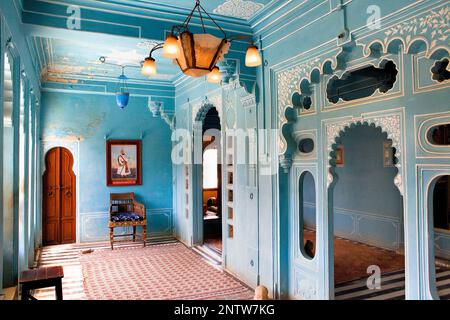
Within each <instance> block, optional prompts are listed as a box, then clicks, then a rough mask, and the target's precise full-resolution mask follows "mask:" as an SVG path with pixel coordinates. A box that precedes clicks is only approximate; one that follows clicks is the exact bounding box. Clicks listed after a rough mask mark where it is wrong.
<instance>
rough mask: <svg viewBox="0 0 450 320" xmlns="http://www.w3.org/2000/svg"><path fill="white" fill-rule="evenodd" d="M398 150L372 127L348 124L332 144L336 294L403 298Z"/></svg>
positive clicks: (349, 296) (401, 220) (343, 297)
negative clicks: (395, 182) (397, 178)
mask: <svg viewBox="0 0 450 320" xmlns="http://www.w3.org/2000/svg"><path fill="white" fill-rule="evenodd" d="M395 153H396V150H395V148H394V147H393V146H392V141H391V140H389V139H388V138H387V134H386V133H384V132H382V130H381V129H380V128H378V127H375V126H373V125H367V124H358V125H352V126H350V127H347V128H346V130H345V131H344V132H343V133H342V134H341V135H340V137H339V138H338V139H337V140H336V145H335V146H334V157H333V158H334V159H333V160H334V161H333V171H334V176H335V182H334V183H333V186H332V194H333V213H332V214H333V226H334V286H335V290H334V292H335V298H336V299H340V300H347V299H357V300H362V299H404V298H405V272H404V270H405V258H404V230H403V228H404V227H403V226H404V219H403V197H402V195H401V194H400V191H399V190H398V188H397V187H396V186H395V184H394V179H395V177H396V175H397V174H398V168H397V167H396V166H395V164H396V162H397V159H396V158H395Z"/></svg>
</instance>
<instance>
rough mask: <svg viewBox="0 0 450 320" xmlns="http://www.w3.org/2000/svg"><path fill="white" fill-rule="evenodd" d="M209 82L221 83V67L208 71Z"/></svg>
mask: <svg viewBox="0 0 450 320" xmlns="http://www.w3.org/2000/svg"><path fill="white" fill-rule="evenodd" d="M208 82H209V83H220V69H219V67H214V68H213V69H212V71H211V72H210V73H208Z"/></svg>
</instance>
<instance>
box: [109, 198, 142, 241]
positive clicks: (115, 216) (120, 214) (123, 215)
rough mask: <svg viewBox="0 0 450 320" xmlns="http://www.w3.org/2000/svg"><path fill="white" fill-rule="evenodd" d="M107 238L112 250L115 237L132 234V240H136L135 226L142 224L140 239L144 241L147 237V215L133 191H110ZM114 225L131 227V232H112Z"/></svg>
mask: <svg viewBox="0 0 450 320" xmlns="http://www.w3.org/2000/svg"><path fill="white" fill-rule="evenodd" d="M109 199H110V201H109V240H110V242H111V250H114V241H116V242H121V241H128V240H114V238H115V237H129V236H133V242H134V241H136V227H137V226H142V233H141V235H140V240H141V241H143V242H144V247H145V241H146V239H147V216H146V214H145V206H144V205H143V204H141V203H139V202H137V201H136V200H135V198H134V192H129V193H111V194H110V197H109ZM116 227H133V233H132V234H118V235H115V234H114V228H116Z"/></svg>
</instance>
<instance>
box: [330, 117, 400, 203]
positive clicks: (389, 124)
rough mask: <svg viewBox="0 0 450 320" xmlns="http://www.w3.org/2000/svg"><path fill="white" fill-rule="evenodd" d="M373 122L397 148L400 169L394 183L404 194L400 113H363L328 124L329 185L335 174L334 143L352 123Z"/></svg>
mask: <svg viewBox="0 0 450 320" xmlns="http://www.w3.org/2000/svg"><path fill="white" fill-rule="evenodd" d="M365 123H367V124H369V125H370V124H373V125H375V126H376V127H379V128H381V130H382V131H383V132H385V133H386V134H387V136H388V139H391V140H392V147H394V148H395V149H396V152H395V157H396V158H397V160H398V161H397V163H396V164H395V166H396V167H397V169H398V173H397V175H396V176H395V178H394V184H395V185H396V186H397V188H398V190H399V191H400V194H401V195H403V194H404V187H403V179H402V177H403V176H404V173H403V165H402V163H403V160H404V159H403V152H402V150H403V140H402V117H401V114H400V113H394V114H390V115H386V116H380V115H373V116H370V115H366V116H365V115H364V114H363V115H361V117H357V118H351V117H348V118H346V119H345V120H341V121H338V122H332V123H327V124H326V135H327V143H326V146H327V148H326V151H327V155H328V157H327V174H328V178H327V186H328V187H329V186H330V184H331V183H332V182H333V175H332V174H331V172H330V168H331V165H330V160H331V159H332V155H331V152H332V151H333V144H335V143H336V139H337V138H339V137H340V136H341V134H342V132H343V131H345V130H346V129H347V128H350V126H351V125H352V124H365Z"/></svg>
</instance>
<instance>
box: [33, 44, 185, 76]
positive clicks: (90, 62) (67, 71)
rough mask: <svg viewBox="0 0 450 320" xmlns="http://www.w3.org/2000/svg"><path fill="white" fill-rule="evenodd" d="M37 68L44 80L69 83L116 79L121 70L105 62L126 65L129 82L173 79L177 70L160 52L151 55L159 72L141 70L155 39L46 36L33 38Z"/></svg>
mask: <svg viewBox="0 0 450 320" xmlns="http://www.w3.org/2000/svg"><path fill="white" fill-rule="evenodd" d="M33 44H34V46H35V48H36V51H37V56H38V59H39V67H40V70H42V80H43V81H53V82H69V81H75V82H76V81H77V80H89V79H91V80H92V79H94V80H103V81H115V80H116V78H117V77H118V76H119V75H120V74H121V72H122V70H121V68H120V67H118V66H113V65H109V64H103V63H101V62H100V61H99V58H100V57H102V56H103V57H105V58H106V62H108V63H112V64H118V65H123V66H127V67H126V68H125V75H126V76H127V77H128V78H130V80H129V81H130V82H146V81H150V80H164V81H172V80H173V78H174V77H175V76H176V75H177V74H179V73H180V70H179V68H177V66H175V65H173V63H172V61H171V60H168V59H165V58H162V57H161V56H160V54H161V51H156V52H155V54H153V56H154V58H155V59H157V61H158V74H157V75H156V76H153V77H151V78H148V77H146V76H143V75H142V74H141V73H140V63H141V61H142V60H143V59H144V58H145V57H146V56H148V53H149V51H150V48H151V47H153V45H154V44H155V42H153V41H149V40H138V39H123V41H121V43H117V42H115V43H114V42H101V41H97V42H95V43H94V42H90V41H80V40H79V41H76V40H61V39H49V38H42V37H34V38H33Z"/></svg>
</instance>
